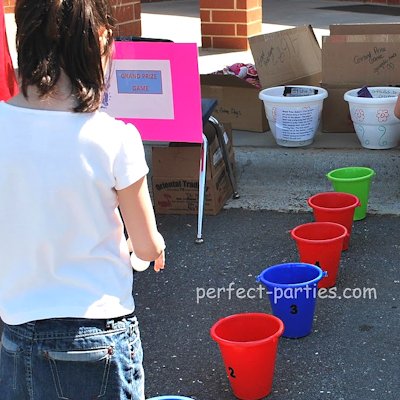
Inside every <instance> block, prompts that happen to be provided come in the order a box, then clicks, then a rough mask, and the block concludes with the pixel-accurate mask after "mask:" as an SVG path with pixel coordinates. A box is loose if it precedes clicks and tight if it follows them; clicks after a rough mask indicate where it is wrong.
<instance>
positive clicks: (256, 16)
mask: <svg viewBox="0 0 400 400" xmlns="http://www.w3.org/2000/svg"><path fill="white" fill-rule="evenodd" d="M261 20H262V10H261V8H258V9H255V10H248V11H247V22H255V21H261Z"/></svg>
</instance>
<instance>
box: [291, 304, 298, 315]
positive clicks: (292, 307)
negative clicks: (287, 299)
mask: <svg viewBox="0 0 400 400" xmlns="http://www.w3.org/2000/svg"><path fill="white" fill-rule="evenodd" d="M298 312H299V310H298V309H297V306H296V304H292V305H291V306H290V314H297V313H298Z"/></svg>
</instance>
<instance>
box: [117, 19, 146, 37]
mask: <svg viewBox="0 0 400 400" xmlns="http://www.w3.org/2000/svg"><path fill="white" fill-rule="evenodd" d="M116 31H117V32H116V35H115V36H141V35H142V25H141V21H134V22H128V23H126V24H119V25H117V29H116Z"/></svg>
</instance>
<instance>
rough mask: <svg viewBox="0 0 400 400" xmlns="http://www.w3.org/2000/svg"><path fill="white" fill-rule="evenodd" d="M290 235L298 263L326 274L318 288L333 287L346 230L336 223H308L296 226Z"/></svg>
mask: <svg viewBox="0 0 400 400" xmlns="http://www.w3.org/2000/svg"><path fill="white" fill-rule="evenodd" d="M290 234H291V236H292V238H293V239H294V240H295V241H296V244H297V249H298V251H299V255H300V261H301V262H303V263H309V264H314V265H317V266H318V267H320V268H321V269H322V270H323V271H325V272H327V274H328V276H326V277H325V278H323V279H321V280H320V282H319V284H318V287H320V288H321V287H322V288H329V287H332V286H335V284H336V277H337V274H338V270H339V263H340V256H341V254H342V249H343V241H344V239H345V237H346V235H347V229H346V228H345V227H344V226H343V225H340V224H337V223H336V222H310V223H308V224H303V225H299V226H297V227H296V228H294V229H293V230H292V231H291V232H290Z"/></svg>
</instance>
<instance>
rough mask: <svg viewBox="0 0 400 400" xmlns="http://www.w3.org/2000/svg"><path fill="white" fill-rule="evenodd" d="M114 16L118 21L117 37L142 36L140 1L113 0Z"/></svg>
mask: <svg viewBox="0 0 400 400" xmlns="http://www.w3.org/2000/svg"><path fill="white" fill-rule="evenodd" d="M111 4H112V7H113V12H114V16H115V18H116V19H117V21H118V24H117V31H116V32H115V35H116V36H131V35H133V36H141V35H142V22H141V7H140V0H111Z"/></svg>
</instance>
